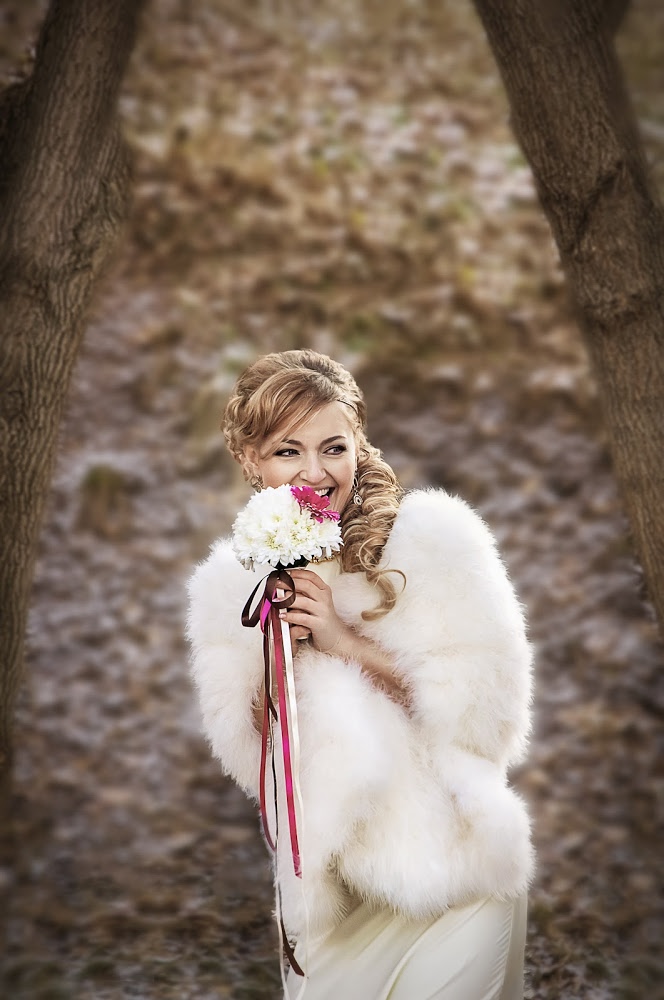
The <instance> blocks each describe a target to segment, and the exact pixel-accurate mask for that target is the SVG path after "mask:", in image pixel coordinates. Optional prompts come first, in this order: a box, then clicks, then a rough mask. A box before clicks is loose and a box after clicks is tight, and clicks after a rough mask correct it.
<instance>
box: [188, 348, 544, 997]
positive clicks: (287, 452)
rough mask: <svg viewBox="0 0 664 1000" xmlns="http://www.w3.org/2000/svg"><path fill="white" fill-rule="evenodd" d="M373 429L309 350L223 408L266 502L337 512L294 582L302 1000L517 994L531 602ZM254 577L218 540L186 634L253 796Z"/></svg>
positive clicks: (288, 901)
mask: <svg viewBox="0 0 664 1000" xmlns="http://www.w3.org/2000/svg"><path fill="white" fill-rule="evenodd" d="M365 418H366V412H365V405H364V400H363V397H362V394H361V392H360V390H359V388H358V387H357V385H356V383H355V382H354V380H353V378H352V377H351V375H350V374H349V373H348V372H347V371H346V370H345V369H344V368H343V367H342V366H341V365H339V364H337V363H336V362H334V361H332V360H331V359H330V358H328V357H325V356H324V355H320V354H317V353H316V352H313V351H286V352H285V353H282V354H270V355H267V356H266V357H264V358H262V359H260V360H259V361H257V362H256V363H255V364H254V365H253V366H251V367H250V368H249V369H248V370H247V371H246V372H245V373H244V374H243V375H242V376H241V377H240V379H239V380H238V383H237V385H236V388H235V391H234V394H233V396H232V397H231V399H230V401H229V403H228V406H227V408H226V412H225V415H224V425H223V426H224V433H225V437H226V441H227V444H228V447H229V449H230V451H231V453H232V454H233V456H234V458H236V459H237V461H238V462H239V463H240V464H241V466H242V468H243V470H244V474H245V477H246V478H247V479H248V480H249V481H250V483H251V484H252V485H253V486H254V487H255V488H256V489H260V488H262V487H264V486H265V487H268V486H273V487H275V486H280V485H282V484H284V483H290V484H291V485H297V486H304V485H307V486H311V487H313V488H315V489H316V490H317V491H318V492H320V493H321V494H325V495H326V496H329V499H330V506H331V508H332V509H335V510H339V511H340V512H341V528H342V536H343V542H344V544H343V548H342V552H341V555H340V557H338V558H337V559H335V560H332V561H330V562H329V563H327V564H326V565H324V566H316V567H312V568H308V569H296V570H293V571H292V573H291V575H292V577H293V580H294V581H295V587H296V600H295V602H294V604H293V605H292V606H291V607H290V608H288V610H287V611H285V612H282V617H283V618H284V620H285V621H287V622H288V623H289V626H290V630H291V638H292V640H293V649H294V658H295V660H294V662H295V675H296V688H297V703H298V719H299V733H300V752H301V758H300V759H301V772H300V783H301V793H302V801H303V810H302V827H301V832H300V848H301V856H302V866H303V872H304V877H303V878H302V879H298V878H296V877H295V876H294V875H293V869H292V866H290V865H289V864H288V863H287V862H288V860H289V859H288V857H287V848H288V843H286V844H285V846H284V848H283V849H282V848H280V847H278V853H279V858H278V864H277V866H276V872H277V879H278V882H279V886H280V890H281V899H282V913H283V919H284V923H285V926H286V930H287V932H288V935H289V937H291V938H292V939H294V940H296V941H297V947H296V956H297V958H298V960H299V961H300V962H301V964H303V966H304V967H305V972H306V976H307V978H306V983H307V985H306V988H305V996H306V998H307V1000H338V998H339V997H343V998H344V1000H387V998H390V1000H425V998H426V1000H430V998H439V1000H517V998H521V997H522V996H523V948H524V939H525V894H526V889H527V884H528V880H529V878H530V874H531V867H532V858H531V848H530V838H529V824H528V818H527V815H526V812H525V809H524V806H523V804H522V803H521V801H520V800H519V799H518V798H517V796H516V795H515V794H514V793H513V792H512V791H511V790H510V789H509V788H508V787H507V784H506V772H507V768H508V766H509V765H510V764H511V763H513V762H514V761H516V760H518V759H519V758H520V757H521V755H522V753H523V750H524V747H525V741H526V736H527V733H528V727H529V722H528V705H529V699H530V663H531V656H530V650H529V645H528V642H527V640H526V637H525V631H524V622H523V617H522V613H521V609H520V606H519V604H518V602H517V600H516V598H515V596H514V593H513V590H512V588H511V585H510V583H509V581H508V578H507V575H506V572H505V569H504V567H503V565H502V563H501V561H500V557H499V555H498V554H497V552H496V548H495V544H494V541H493V538H492V536H491V534H490V532H489V530H488V529H487V527H486V526H485V525H484V523H483V522H482V521H481V520H480V518H479V517H478V516H477V515H476V514H475V513H474V512H473V511H472V510H471V509H470V508H469V507H468V506H467V505H466V504H465V503H464V502H463V501H462V500H460V499H458V498H456V497H452V496H449V495H448V494H447V493H445V492H444V491H442V490H437V491H434V490H426V491H414V492H412V493H409V494H407V495H405V496H403V494H402V491H401V489H400V488H399V485H398V482H397V480H396V478H395V476H394V473H393V472H392V470H391V469H390V467H389V466H388V465H387V464H386V463H385V462H384V461H383V460H382V458H381V456H380V453H379V451H378V450H377V449H375V448H373V447H372V446H371V445H370V444H369V443H368V441H367V438H366V436H365ZM261 575H263V573H262V572H261V571H260V570H257V571H256V578H257V579H258V578H259V577H260V576H261ZM255 582H256V581H253V582H252V578H251V577H250V576H249V574H248V573H247V571H246V570H244V569H243V568H242V566H241V565H240V564H239V563H238V561H237V560H236V558H235V557H234V556H233V554H232V552H231V549H230V544H229V542H228V541H226V540H221V541H219V542H217V543H216V545H215V546H214V547H213V549H212V552H211V554H210V556H209V558H208V559H207V561H206V562H204V563H203V564H202V565H200V566H199V567H198V569H197V570H196V572H195V573H194V575H193V577H192V580H191V582H190V590H189V593H190V617H189V637H190V640H191V643H192V648H193V665H192V672H193V677H194V680H195V683H196V686H197V688H198V692H199V696H200V702H201V708H202V714H203V721H204V728H205V731H206V733H207V735H208V737H209V740H210V743H211V745H212V749H213V752H214V753H215V754H216V755H217V756H218V757H219V759H220V760H221V763H222V766H223V768H224V770H225V771H226V772H227V773H228V774H229V775H231V776H232V777H233V778H234V779H235V780H236V781H237V782H238V783H239V784H240V785H241V786H242V788H243V789H244V790H245V792H246V793H247V794H248V795H249V796H251V797H252V798H254V799H257V798H258V773H259V759H260V735H259V730H260V725H259V721H258V718H259V709H260V705H261V701H262V680H263V660H262V653H261V648H260V641H259V639H258V637H257V636H256V635H255V633H254V632H253V630H249V629H243V628H242V625H241V624H240V610H241V606H242V605H243V603H244V601H245V599H246V597H247V596H248V594H249V592H250V591H251V590H252V588H253V586H254V583H255ZM282 839H285V840H286V841H287V838H282ZM282 850H283V856H282ZM299 982H300V981H299V980H297V981H296V977H295V975H294V973H293V972H291V974H290V977H289V981H288V989H289V993H290V995H291V996H292V997H294V996H295V995H296V993H297V991H298V988H299Z"/></svg>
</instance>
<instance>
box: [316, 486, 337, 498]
mask: <svg viewBox="0 0 664 1000" xmlns="http://www.w3.org/2000/svg"><path fill="white" fill-rule="evenodd" d="M315 492H316V493H317V494H318V496H319V497H331V496H332V494H333V493H334V486H326V487H325V489H323V490H316V491H315Z"/></svg>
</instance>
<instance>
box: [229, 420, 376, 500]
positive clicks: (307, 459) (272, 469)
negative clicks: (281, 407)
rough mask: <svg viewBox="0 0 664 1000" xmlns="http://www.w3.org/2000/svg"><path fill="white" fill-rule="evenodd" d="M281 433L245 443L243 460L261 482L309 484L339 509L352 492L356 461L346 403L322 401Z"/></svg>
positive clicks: (352, 432) (275, 484) (351, 426)
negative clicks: (301, 420) (247, 444)
mask: <svg viewBox="0 0 664 1000" xmlns="http://www.w3.org/2000/svg"><path fill="white" fill-rule="evenodd" d="M280 433H281V434H283V435H284V436H283V437H270V438H267V439H266V440H265V441H264V442H263V443H262V444H261V445H260V446H259V447H252V446H249V447H247V448H245V452H244V454H245V458H246V460H247V464H248V466H249V468H250V470H251V472H252V474H254V475H258V476H260V477H261V479H262V480H263V485H264V486H282V485H283V484H284V483H290V485H291V486H311V487H312V488H313V489H315V490H316V491H317V492H318V493H321V494H324V495H325V496H329V498H330V509H331V510H338V511H342V510H343V509H344V507H345V506H346V503H347V502H348V500H349V499H350V495H351V493H352V491H353V478H354V476H355V468H356V465H357V449H356V444H355V433H354V429H353V425H352V423H351V420H350V417H349V415H348V407H347V406H345V405H344V404H343V403H327V404H326V405H325V406H321V408H320V409H319V410H316V411H315V412H314V413H313V414H312V415H311V416H309V417H307V419H306V420H305V421H303V423H301V424H298V425H297V426H295V427H288V428H286V429H282V430H281V432H280Z"/></svg>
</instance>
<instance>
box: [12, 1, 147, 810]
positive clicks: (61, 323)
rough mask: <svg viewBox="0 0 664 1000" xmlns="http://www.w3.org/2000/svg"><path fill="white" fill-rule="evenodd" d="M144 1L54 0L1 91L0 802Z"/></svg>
mask: <svg viewBox="0 0 664 1000" xmlns="http://www.w3.org/2000/svg"><path fill="white" fill-rule="evenodd" d="M141 7H142V3H141V2H137V0H52V3H51V5H50V8H49V11H48V14H47V16H46V20H45V22H44V25H43V28H42V31H41V35H40V38H39V42H38V45H37V52H36V59H35V66H34V72H33V74H32V76H31V77H30V78H29V79H28V80H26V81H24V82H22V83H21V84H18V85H14V86H12V87H10V88H9V89H8V90H6V91H5V92H4V93H3V94H2V95H1V97H0V219H2V231H1V233H0V292H1V295H2V300H3V303H2V310H1V318H0V510H1V511H2V519H1V521H0V807H1V806H2V804H3V803H4V804H5V805H6V803H7V798H8V792H9V782H10V774H11V761H12V730H13V715H14V706H15V700H16V695H17V691H18V688H19V684H20V680H21V675H22V664H23V655H24V635H25V628H26V620H27V610H28V600H29V593H30V586H31V581H32V574H33V569H34V559H35V549H36V542H37V537H38V532H39V527H40V524H41V519H42V514H43V509H44V502H45V499H46V496H47V494H48V489H49V484H50V480H51V474H52V469H53V464H54V459H55V452H56V443H57V433H58V427H59V424H60V419H61V416H62V411H63V407H64V403H65V399H66V394H67V389H68V386H69V382H70V378H71V373H72V369H73V366H74V361H75V359H76V355H77V352H78V348H79V345H80V341H81V338H82V334H83V329H84V318H85V312H86V308H87V306H88V304H89V301H90V297H91V293H92V290H93V286H94V283H95V279H96V277H97V275H98V274H99V271H100V269H101V267H102V265H103V263H104V262H105V260H106V258H107V256H108V254H109V251H110V250H111V248H112V246H113V244H114V241H115V237H116V234H117V232H118V228H119V226H120V225H121V222H122V220H123V219H124V217H125V215H126V213H127V210H128V191H129V170H128V157H127V154H126V151H125V148H124V146H123V144H122V141H121V139H120V136H119V132H118V127H117V121H116V107H117V100H118V94H119V88H120V83H121V81H122V77H123V75H124V71H125V69H126V65H127V62H128V58H129V54H130V52H131V49H132V46H133V42H134V38H135V34H136V30H137V23H138V17H139V14H140V9H141Z"/></svg>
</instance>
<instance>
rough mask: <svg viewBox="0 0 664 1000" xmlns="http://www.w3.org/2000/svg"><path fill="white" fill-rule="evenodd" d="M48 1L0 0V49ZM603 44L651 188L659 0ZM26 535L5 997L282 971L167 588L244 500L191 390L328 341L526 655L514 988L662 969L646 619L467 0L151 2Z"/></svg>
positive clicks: (121, 989)
mask: <svg viewBox="0 0 664 1000" xmlns="http://www.w3.org/2000/svg"><path fill="white" fill-rule="evenodd" d="M44 9H45V4H44V3H43V2H34V0H13V2H12V0H4V2H0V72H1V73H2V79H3V80H4V81H5V82H6V81H7V80H9V79H11V78H13V77H15V76H16V75H17V74H21V73H23V72H25V70H26V69H27V68H29V63H30V59H31V53H32V47H33V44H34V40H35V36H36V31H37V29H38V26H39V24H40V21H41V18H42V16H43V12H44ZM619 49H620V53H621V56H622V58H623V61H624V66H625V71H626V74H627V77H628V80H629V83H630V87H631V91H632V96H633V99H634V103H635V106H636V109H637V113H638V115H639V119H640V122H641V127H642V134H643V139H644V143H645V146H646V149H647V153H648V157H649V159H650V162H651V165H652V169H653V174H654V176H655V179H656V182H657V184H658V185H659V188H660V191H661V190H662V186H663V185H664V86H663V84H664V70H663V69H662V67H663V66H664V6H663V5H662V4H660V3H659V0H635V2H634V3H633V6H632V10H631V12H630V13H629V15H628V18H627V20H626V22H625V24H624V26H623V28H622V29H621V33H620V37H619ZM121 117H122V123H123V126H124V131H125V135H126V137H127V141H128V142H129V144H130V146H131V148H132V151H133V158H134V175H135V177H134V204H133V211H132V214H131V218H130V221H129V224H128V226H127V229H126V233H125V238H124V240H123V241H122V243H121V244H120V245H119V247H118V249H117V252H116V254H115V259H114V263H113V266H112V267H111V269H110V270H109V272H108V274H107V276H106V278H105V280H104V282H103V284H102V285H101V286H100V287H99V289H98V293H97V296H96V300H95V305H94V309H93V313H92V315H91V317H90V325H89V330H88V333H87V336H86V340H85V345H84V348H83V352H82V355H81V358H80V362H79V365H78V368H77V373H76V378H75V383H74V386H73V390H72V393H71V400H70V405H69V409H68V415H67V419H66V423H65V425H64V427H63V430H62V436H61V446H60V453H59V461H58V467H57V472H56V477H55V481H54V484H53V491H52V497H51V501H50V506H49V509H48V513H47V520H46V523H45V526H44V531H43V535H42V539H41V544H40V556H39V563H38V569H37V575H36V580H35V587H34V597H33V607H32V614H31V620H30V630H29V644H28V645H29V653H28V663H27V671H26V680H25V684H24V687H23V691H22V695H21V699H20V705H19V711H18V717H17V732H16V739H17V771H16V816H17V822H18V824H19V830H20V834H21V837H20V839H21V850H20V852H19V857H18V859H17V868H16V871H15V874H14V881H13V883H12V885H11V886H10V888H11V903H10V908H9V911H8V913H7V914H6V915H5V916H6V918H7V934H6V942H5V944H6V948H5V960H4V966H3V973H2V985H1V986H0V992H1V991H2V990H3V989H4V993H2V995H3V996H6V997H8V998H12V1000H14V998H16V1000H23V998H30V1000H65V998H76V1000H78V998H85V1000H87V998H94V1000H102V998H113V1000H115V998H124V997H136V998H146V1000H152V998H174V1000H183V998H192V1000H217V998H234V1000H252V998H256V1000H258V998H263V997H264V998H269V1000H272V998H274V1000H276V998H277V997H278V996H279V995H280V988H279V976H278V967H277V960H276V933H275V929H274V925H273V924H272V921H271V916H270V913H271V908H272V889H271V883H270V875H269V868H268V860H267V856H266V854H265V851H264V849H263V845H262V842H261V840H260V837H259V834H258V823H257V818H256V813H255V810H254V809H253V808H252V807H251V806H250V805H248V804H247V803H246V802H245V800H244V799H243V797H242V795H241V794H240V793H239V792H238V791H236V790H235V789H234V788H233V787H232V786H231V785H230V784H229V783H228V782H227V781H226V780H225V779H223V778H222V776H221V774H220V771H219V767H218V765H217V764H216V763H215V762H214V761H213V760H211V758H210V755H209V751H208V749H207V747H206V746H205V744H204V742H203V740H202V738H201V736H200V735H199V722H198V711H197V708H196V706H195V704H194V699H193V695H192V691H191V689H190V686H189V681H188V676H187V651H186V648H185V644H184V641H183V637H182V633H183V617H184V592H183V589H184V584H185V581H186V578H187V576H188V574H189V573H190V571H191V568H192V566H193V565H194V563H195V562H196V560H198V559H199V558H202V557H203V556H204V555H205V554H206V552H207V547H208V545H209V543H210V541H211V540H212V539H213V538H215V537H216V536H218V535H219V534H223V533H225V532H226V531H227V530H228V528H229V526H230V524H231V521H232V519H233V516H234V513H235V512H236V511H237V509H238V508H239V506H241V505H242V504H243V503H244V502H245V500H246V498H247V496H248V491H247V487H246V485H245V484H244V483H243V481H242V477H241V474H240V470H239V467H236V466H234V464H233V463H232V461H231V459H230V458H229V456H228V455H227V454H226V453H225V451H224V448H223V446H222V438H221V434H220V433H219V430H218V426H219V419H220V414H221V411H222V409H223V406H224V403H225V400H226V397H227V395H228V393H229V390H230V387H231V386H232V383H233V381H234V379H235V377H236V375H237V374H238V373H239V372H240V371H241V370H242V369H243V368H244V367H245V366H246V365H247V364H248V363H250V362H251V361H252V360H253V359H254V358H255V357H256V356H258V355H259V354H261V353H264V352H266V351H271V350H281V349H286V348H292V347H304V346H307V347H309V346H310V347H314V348H316V349H317V350H321V351H324V352H326V353H329V354H332V355H334V356H335V357H336V358H338V359H339V360H340V361H342V362H343V363H344V364H346V365H347V366H348V367H349V368H350V369H351V370H352V371H353V373H354V374H355V376H356V377H357V379H358V381H359V383H360V385H361V386H362V387H363V389H364V391H365V393H366V396H367V399H368V404H369V412H370V436H371V439H372V440H373V442H374V443H375V444H376V445H378V446H379V447H380V448H382V449H383V451H384V453H385V456H386V457H387V459H388V460H389V461H390V462H391V463H392V465H393V466H394V468H395V470H396V471H397V473H398V475H399V476H400V478H401V479H402V481H403V483H404V485H405V486H406V487H417V486H422V485H427V484H432V485H436V486H443V487H445V488H446V489H448V490H451V491H454V492H458V493H460V494H461V495H463V496H464V497H465V498H466V499H468V500H469V501H470V502H472V503H473V504H474V505H475V506H476V507H477V508H478V509H479V510H480V511H481V512H482V514H483V515H484V517H485V518H486V520H487V521H488V522H489V524H490V525H491V527H492V528H493V530H494V531H495V533H496V535H497V537H498V540H499V543H500V546H501V550H502V552H503V554H504V557H505V561H506V563H507V565H508V567H509V570H510V572H511V574H512V577H513V579H514V581H515V584H516V586H517V589H518V592H519V594H520V596H521V598H522V600H523V602H524V604H525V605H526V607H527V610H528V615H529V619H530V623H531V636H532V639H533V641H534V643H535V645H536V650H537V698H536V710H535V733H534V740H533V746H532V752H531V754H530V757H529V759H528V761H527V763H526V764H525V765H523V766H522V767H521V768H520V770H519V771H518V772H517V773H515V774H514V781H515V784H516V785H517V787H518V788H519V789H520V791H521V793H522V794H523V795H524V796H525V798H526V799H527V801H528V802H529V803H530V807H531V810H532V814H533V819H534V833H535V841H536V845H537V850H538V855H539V866H538V873H537V878H536V881H535V884H534V886H533V890H532V895H531V908H530V918H529V943H528V951H527V966H528V976H529V984H530V987H529V988H530V996H531V997H532V998H535V1000H540V998H541V1000H543V998H560V997H565V998H568V997H579V998H581V997H583V998H585V1000H600V998H606V997H619V998H623V1000H637V998H638V1000H640V998H646V997H647V998H649V1000H653V998H657V997H662V996H664V992H663V985H662V982H663V972H662V964H661V957H660V939H661V936H662V929H663V923H662V909H661V907H662V902H661V884H662V883H661V867H660V866H661V861H660V855H661V847H660V844H661V837H662V824H661V812H660V816H659V818H658V813H657V809H658V807H659V809H660V810H661V804H662V795H661V793H662V726H661V722H662V715H663V711H664V697H663V685H664V681H663V677H664V673H663V672H662V670H661V667H662V656H661V649H660V648H659V647H658V645H657V641H656V634H655V627H654V625H653V622H652V617H651V615H650V613H649V611H648V608H647V606H645V605H644V604H643V602H642V598H641V581H640V576H639V572H638V569H637V567H636V566H635V564H634V561H633V558H632V555H631V551H630V547H629V543H628V535H627V525H626V522H625V520H624V518H623V515H622V513H621V508H620V504H619V500H618V497H617V495H616V488H615V484H614V480H613V477H612V473H611V467H610V460H609V455H608V451H607V446H606V441H605V437H604V434H603V430H602V420H601V414H600V409H599V402H598V397H597V390H596V387H595V383H594V380H593V378H592V376H591V374H590V372H589V370H588V363H587V358H586V353H585V350H584V347H583V344H582V341H581V338H580V335H579V333H578V330H577V329H576V327H575V325H574V322H573V320H572V318H571V311H570V309H569V307H568V304H567V300H566V294H565V289H564V286H563V280H562V275H561V271H560V268H559V265H558V262H557V254H556V252H555V249H554V247H553V246H552V241H551V238H550V235H549V230H548V227H547V224H546V223H545V221H544V219H543V217H542V215H541V213H540V211H539V208H538V205H537V202H536V199H535V196H534V191H533V185H532V181H531V176H530V172H529V169H528V168H527V166H526V165H525V163H524V160H523V158H522V157H521V155H520V152H519V150H518V148H517V147H516V145H515V142H514V140H513V138H512V135H511V133H510V131H509V125H508V109H507V106H506V101H505V97H504V95H503V92H502V89H501V86H500V81H499V79H498V75H497V71H496V69H495V67H494V64H493V62H492V58H491V55H490V52H489V50H488V46H487V44H486V42H485V39H484V36H483V33H482V30H481V28H480V26H479V22H478V21H477V19H476V17H475V15H474V12H473V9H472V5H471V4H470V2H460V0H399V2H396V0H320V2H318V3H316V4H312V3H306V2H304V0H281V2H280V0H244V2H242V3H240V2H239V0H179V2H178V0H153V3H152V4H151V6H150V8H149V10H148V12H147V14H146V16H145V18H144V24H143V30H142V33H141V36H140V38H139V43H138V46H137V48H136V50H135V53H134V56H133V60H132V63H131V68H130V72H129V74H128V76H127V78H126V81H125V85H124V89H123V96H122V101H121Z"/></svg>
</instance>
